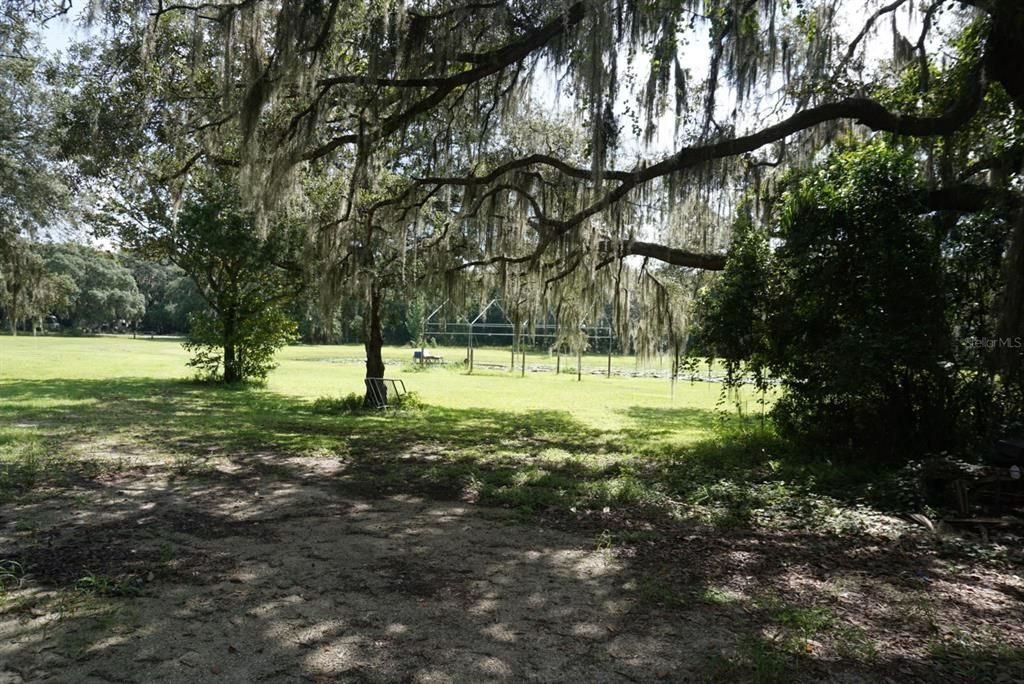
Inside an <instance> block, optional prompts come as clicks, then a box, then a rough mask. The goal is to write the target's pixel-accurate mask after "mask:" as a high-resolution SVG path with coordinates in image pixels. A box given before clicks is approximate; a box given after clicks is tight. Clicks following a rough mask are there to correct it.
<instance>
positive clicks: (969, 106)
mask: <svg viewBox="0 0 1024 684" xmlns="http://www.w3.org/2000/svg"><path fill="white" fill-rule="evenodd" d="M968 81H971V83H969V84H968V87H969V92H967V93H966V94H965V96H964V97H962V98H961V99H959V100H958V101H957V102H956V103H955V104H954V105H953V106H952V107H951V108H950V109H949V110H947V111H946V112H945V113H944V114H942V115H939V116H933V117H921V116H906V115H900V114H894V113H892V112H890V111H889V110H887V109H886V108H885V107H883V106H882V105H881V104H879V103H878V102H876V101H875V100H872V99H869V98H865V97H851V98H847V99H845V100H840V101H839V102H832V103H829V104H824V105H820V106H818V107H812V108H810V109H805V110H803V111H800V112H797V113H796V114H793V115H792V116H791V117H789V118H788V119H786V120H784V121H781V122H780V123H777V124H775V125H774V126H769V127H768V128H764V129H762V130H760V131H757V132H756V133H751V134H749V135H744V136H740V137H737V138H730V139H727V140H721V141H718V142H715V143H710V144H708V145H700V146H697V147H684V148H683V149H681V150H679V151H678V152H677V153H676V154H674V155H672V156H671V157H668V158H667V159H664V160H662V161H660V162H658V163H657V164H653V165H651V166H648V167H646V168H643V169H638V170H636V171H634V172H633V173H632V174H630V178H629V179H628V180H625V181H623V182H621V183H620V184H619V185H618V186H616V187H615V188H613V189H612V190H610V191H608V192H606V193H605V194H604V195H603V196H601V197H600V198H599V199H597V200H596V201H595V202H593V203H591V204H590V205H589V206H587V207H585V208H583V209H581V210H580V211H578V212H577V213H576V214H574V215H573V216H570V217H569V218H567V219H564V220H561V221H555V220H550V221H549V223H550V224H551V225H552V226H554V227H556V228H558V229H560V230H563V231H567V230H569V229H571V228H573V227H574V226H577V225H579V224H581V223H582V222H583V221H585V220H587V219H588V218H590V217H592V216H594V215H595V214H597V213H598V212H600V211H602V210H603V209H606V208H607V207H609V206H611V205H613V204H615V203H616V202H618V201H619V200H621V199H622V198H624V197H625V196H626V195H628V194H629V193H630V192H631V191H632V190H634V189H635V188H637V187H639V186H641V185H644V184H645V183H649V182H650V181H652V180H654V179H656V178H661V177H663V176H667V175H669V174H672V173H677V172H679V171H683V170H686V169H690V168H694V167H696V166H699V165H701V164H705V163H707V162H710V161H714V160H716V159H724V158H726V157H735V156H738V155H741V154H745V153H747V152H753V151H754V150H756V149H758V148H760V147H764V146H765V145H768V144H771V143H774V142H778V141H780V140H783V139H785V138H787V137H789V136H791V135H793V134H795V133H797V132H799V131H803V130H806V129H809V128H813V127H814V126H818V125H820V124H823V123H826V122H829V121H840V120H853V121H856V122H857V123H859V124H861V125H862V126H866V127H868V128H870V129H872V130H875V131H887V132H890V133H896V134H899V135H907V136H913V137H927V136H934V135H946V134H949V133H953V132H954V131H956V130H958V129H959V128H960V127H961V126H963V125H964V124H965V123H967V121H968V120H970V118H971V117H972V116H973V115H974V113H975V112H976V111H977V110H978V106H979V105H980V104H981V99H982V94H983V93H984V85H983V82H982V80H981V79H980V78H973V79H972V78H969V79H968Z"/></svg>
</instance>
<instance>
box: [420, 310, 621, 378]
mask: <svg viewBox="0 0 1024 684" xmlns="http://www.w3.org/2000/svg"><path fill="white" fill-rule="evenodd" d="M448 304H449V302H448V301H447V300H446V301H445V302H443V303H442V304H441V305H439V306H438V307H436V308H435V309H433V311H431V312H430V314H429V315H427V317H426V319H425V320H424V325H423V334H424V337H426V336H441V337H446V338H449V339H451V338H454V339H456V340H461V341H463V342H464V343H465V345H466V365H467V366H468V367H469V372H470V373H472V372H473V349H474V347H475V345H476V344H478V343H479V342H480V341H485V340H491V341H493V340H495V339H501V340H503V341H504V340H509V339H510V340H511V352H512V354H511V361H510V363H509V370H510V371H511V370H515V365H516V353H517V352H518V353H519V357H520V373H521V375H526V345H525V344H524V340H551V341H552V342H554V341H555V340H556V339H557V338H558V323H557V321H556V320H554V317H553V316H549V317H548V318H547V319H546V320H545V322H544V323H535V324H533V325H531V326H527V324H526V323H525V322H520V321H518V320H515V318H516V317H515V316H509V315H508V313H507V312H506V311H505V308H504V307H503V306H502V305H501V302H500V300H499V299H498V298H494V299H492V300H490V301H489V302H487V304H486V305H485V306H484V307H482V308H481V309H480V310H479V311H477V312H476V313H475V314H474V313H473V312H470V313H468V314H460V315H457V316H455V317H454V320H450V319H449V317H448V316H447V311H446V307H447V306H448ZM492 311H497V312H499V313H500V317H501V320H500V321H498V322H495V321H492V320H488V318H489V315H490V314H491V312H492ZM602 323H603V324H602V325H597V326H593V327H590V326H587V327H586V328H585V332H586V336H587V341H588V346H590V347H591V348H593V349H598V348H599V346H600V345H601V343H602V342H603V343H604V346H605V347H606V348H607V352H608V371H607V374H608V377H611V374H612V350H613V347H614V342H615V334H614V330H613V328H612V326H611V325H608V324H607V321H602ZM554 351H555V352H556V354H557V357H556V362H555V363H556V365H555V372H556V373H557V372H561V365H562V354H561V345H559V346H556V347H554ZM582 377H583V353H582V349H577V350H576V379H577V380H581V379H582Z"/></svg>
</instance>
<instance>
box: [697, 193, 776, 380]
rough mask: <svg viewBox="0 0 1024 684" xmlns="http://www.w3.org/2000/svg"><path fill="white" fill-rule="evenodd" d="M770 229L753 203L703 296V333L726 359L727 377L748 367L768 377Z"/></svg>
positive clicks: (740, 219) (740, 220) (703, 338)
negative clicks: (761, 223) (753, 212)
mask: <svg viewBox="0 0 1024 684" xmlns="http://www.w3.org/2000/svg"><path fill="white" fill-rule="evenodd" d="M768 244H769V243H768V232H767V231H766V230H765V229H764V228H762V227H761V226H759V225H757V224H755V222H754V220H753V218H752V217H751V215H750V211H749V207H744V208H742V209H741V210H740V212H739V216H738V218H737V220H736V223H735V224H734V226H733V237H732V243H731V246H730V249H729V255H728V257H727V258H726V267H725V270H724V271H723V273H722V275H721V277H720V278H719V279H718V280H717V281H716V282H715V284H714V285H713V286H712V287H711V288H709V289H708V290H706V291H705V292H704V293H703V297H702V299H701V301H700V308H701V314H702V315H701V326H700V328H701V329H700V337H701V341H702V343H703V344H710V345H711V346H712V347H713V349H712V350H709V351H712V352H713V356H714V357H716V358H719V359H721V360H722V361H723V362H724V363H725V370H726V376H727V381H728V382H729V383H730V384H734V383H735V382H738V381H739V380H741V379H742V375H743V371H744V369H750V370H753V371H754V372H755V374H756V376H757V377H758V378H764V377H765V375H764V373H765V371H766V370H767V369H766V368H765V363H766V361H767V359H766V358H765V350H766V348H767V335H768V329H767V322H766V318H767V316H768V311H767V306H766V304H767V302H768V300H769V297H770V294H769V277H770V273H769V269H770V268H771V263H770V262H771V256H772V255H771V251H770V249H769V247H768Z"/></svg>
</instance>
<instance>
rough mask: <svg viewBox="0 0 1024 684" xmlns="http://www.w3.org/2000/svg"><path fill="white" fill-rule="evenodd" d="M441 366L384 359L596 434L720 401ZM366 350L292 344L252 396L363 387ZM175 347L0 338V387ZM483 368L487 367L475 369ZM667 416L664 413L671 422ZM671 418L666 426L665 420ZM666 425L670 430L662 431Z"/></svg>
mask: <svg viewBox="0 0 1024 684" xmlns="http://www.w3.org/2000/svg"><path fill="white" fill-rule="evenodd" d="M431 353H433V354H439V355H442V356H443V358H444V359H445V361H446V364H445V365H432V366H427V367H425V368H424V367H420V366H418V364H415V363H413V362H412V354H413V350H412V349H410V348H408V347H388V348H386V349H385V351H384V360H385V363H386V364H387V365H388V372H387V375H388V377H395V378H401V379H403V380H404V382H405V384H406V386H407V388H408V389H409V390H410V391H413V392H416V393H417V394H418V395H419V397H420V398H421V399H422V400H423V401H424V402H425V403H427V404H430V405H432V406H437V407H443V408H448V409H494V410H499V411H508V412H512V413H518V412H527V411H535V410H538V409H540V410H547V411H565V412H567V413H569V414H571V415H572V416H573V417H574V418H575V419H577V420H579V421H581V422H583V423H585V424H587V425H591V426H593V427H600V428H605V429H608V428H620V427H622V428H630V427H633V428H641V427H644V426H646V424H647V423H648V422H649V419H650V415H651V414H645V413H644V412H643V411H636V410H633V409H656V410H659V411H671V410H672V409H680V410H685V409H694V410H712V409H714V408H715V406H716V403H718V401H719V399H720V398H721V385H720V384H718V383H713V382H690V381H679V382H677V383H676V384H675V387H673V386H672V384H671V382H670V381H669V380H668V379H666V378H656V377H622V376H621V375H618V374H616V375H613V376H612V377H611V378H608V377H605V375H603V373H604V371H605V369H606V367H607V357H605V356H601V355H588V356H585V357H584V362H583V375H582V380H581V381H577V379H576V373H575V369H576V360H575V357H566V356H563V357H562V373H560V374H555V373H553V372H531V371H529V370H527V372H526V376H525V377H522V374H521V366H520V358H519V356H517V357H516V366H515V370H514V371H508V370H498V369H495V368H493V366H496V365H499V364H500V365H502V366H506V367H507V366H508V365H509V361H510V353H509V351H508V350H502V349H475V350H474V359H475V362H476V364H477V365H476V367H475V368H474V371H473V373H469V372H467V368H466V366H465V365H464V364H463V363H462V361H463V360H464V358H465V355H466V350H465V349H458V348H440V349H433V350H431ZM363 358H364V351H363V348H362V347H361V346H358V345H317V346H306V345H302V346H291V347H286V348H285V349H283V350H282V351H281V352H280V353H279V354H278V357H277V361H278V367H277V368H276V369H275V370H274V371H273V372H272V373H271V375H270V377H269V380H268V383H267V386H266V388H265V389H263V390H255V393H256V394H264V395H267V394H279V395H283V396H288V397H293V398H295V399H306V400H313V399H316V398H318V397H337V396H340V395H346V394H349V393H351V392H362V391H363V376H364V373H365V367H364V365H363V362H362V359H363ZM187 360H188V357H187V355H186V353H185V352H184V350H183V349H182V347H181V344H180V342H179V341H177V340H174V339H167V338H163V339H161V338H157V339H152V340H151V339H145V338H140V339H131V338H130V337H90V338H65V337H39V338H31V337H18V338H11V337H0V381H5V382H11V381H46V380H54V379H63V380H83V381H96V380H110V381H112V382H116V381H118V380H123V379H127V378H135V379H143V378H148V379H152V380H186V379H188V378H190V376H191V375H192V370H191V369H190V368H188V366H187V365H186V363H187ZM612 361H613V370H615V371H620V370H627V371H632V370H638V369H639V370H641V371H642V370H645V369H652V370H659V371H663V370H665V369H666V367H667V364H668V361H667V360H660V361H659V360H658V359H653V360H651V361H650V362H648V363H639V362H637V360H636V359H634V358H633V357H623V356H615V357H613V359H612ZM482 364H486V365H482ZM526 364H527V367H528V368H529V366H532V365H545V366H554V365H555V359H554V357H553V356H549V355H547V354H539V353H529V354H527V358H526ZM756 399H757V397H755V396H753V395H752V394H751V395H750V396H744V397H743V401H742V404H743V405H744V406H746V407H747V408H748V409H749V410H751V411H759V410H760V408H759V405H758V404H757V401H756ZM668 417H669V416H666V418H668ZM665 422H666V423H667V422H669V421H668V420H666V421H665ZM666 427H667V426H666ZM677 427H678V430H675V433H676V436H677V437H679V438H680V439H697V438H700V437H701V436H706V434H707V431H706V429H705V428H710V424H709V425H707V426H703V427H702V426H700V425H696V424H694V423H693V421H683V422H682V424H680V425H679V426H677Z"/></svg>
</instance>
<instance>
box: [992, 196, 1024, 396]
mask: <svg viewBox="0 0 1024 684" xmlns="http://www.w3.org/2000/svg"><path fill="white" fill-rule="evenodd" d="M1003 268H1004V273H1005V278H1006V281H1005V285H1004V288H1005V289H1004V290H1003V296H1002V301H1001V302H1000V312H999V314H1000V316H999V327H998V329H997V331H996V336H997V338H998V339H997V340H996V342H997V344H996V345H995V347H994V349H993V351H994V352H995V362H996V365H997V368H998V369H999V374H1000V375H1001V376H1002V377H1003V382H1005V383H1012V384H1017V385H1018V386H1024V349H1022V348H1021V346H1022V345H1024V211H1018V212H1017V220H1016V224H1015V225H1014V228H1013V233H1011V235H1010V245H1009V247H1008V249H1007V251H1006V261H1005V262H1004V264H1003Z"/></svg>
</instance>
